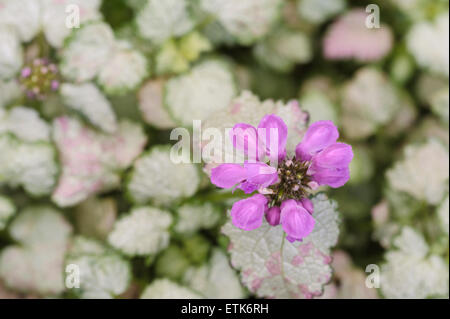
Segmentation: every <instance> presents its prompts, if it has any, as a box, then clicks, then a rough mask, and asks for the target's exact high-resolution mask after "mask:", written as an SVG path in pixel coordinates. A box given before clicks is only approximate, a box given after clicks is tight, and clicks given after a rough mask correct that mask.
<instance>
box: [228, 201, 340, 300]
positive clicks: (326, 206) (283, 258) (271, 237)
mask: <svg viewBox="0 0 450 319" xmlns="http://www.w3.org/2000/svg"><path fill="white" fill-rule="evenodd" d="M312 201H313V204H314V214H313V217H314V219H315V220H316V225H315V227H314V229H313V231H312V233H311V234H310V235H309V236H307V237H306V238H304V240H303V242H295V243H291V242H289V241H288V240H287V239H286V238H285V233H284V231H283V229H282V226H281V225H278V226H275V227H273V226H270V225H269V224H268V223H267V222H266V221H264V222H263V224H262V226H261V227H259V228H257V229H255V230H252V231H244V230H241V229H239V228H237V227H235V226H234V225H232V223H231V222H228V223H227V224H226V225H225V226H224V227H223V229H222V230H223V233H224V234H225V235H227V236H228V237H229V238H230V247H229V252H230V254H231V264H232V266H233V267H234V268H236V269H239V270H240V271H241V279H242V282H243V284H244V285H245V286H247V288H248V289H250V291H251V292H253V293H255V294H256V295H257V296H258V297H272V298H312V297H316V296H320V295H321V294H322V291H323V286H324V285H325V284H326V283H328V281H329V280H330V278H331V274H332V270H331V267H330V262H331V251H330V250H331V248H332V247H333V246H334V245H336V243H337V239H338V235H339V229H338V212H337V210H336V209H337V205H336V203H335V202H333V201H331V200H329V199H328V198H327V197H326V196H325V195H324V194H318V195H316V196H314V197H313V198H312Z"/></svg>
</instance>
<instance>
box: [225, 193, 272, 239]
mask: <svg viewBox="0 0 450 319" xmlns="http://www.w3.org/2000/svg"><path fill="white" fill-rule="evenodd" d="M266 208H267V199H266V198H265V197H264V196H263V195H261V194H255V195H253V196H252V197H249V198H246V199H242V200H240V201H238V202H236V203H234V205H233V207H232V208H231V221H232V222H233V225H234V226H236V227H238V228H240V229H243V230H253V229H256V228H258V227H259V226H261V224H262V219H263V216H264V212H265V210H266Z"/></svg>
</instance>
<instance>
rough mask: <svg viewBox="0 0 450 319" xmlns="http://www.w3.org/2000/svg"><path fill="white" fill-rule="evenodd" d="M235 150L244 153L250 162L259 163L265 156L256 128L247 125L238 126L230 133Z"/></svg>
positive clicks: (240, 124)
mask: <svg viewBox="0 0 450 319" xmlns="http://www.w3.org/2000/svg"><path fill="white" fill-rule="evenodd" d="M230 139H231V142H232V144H233V146H234V148H236V149H238V150H240V151H243V152H244V154H245V155H246V156H247V157H248V159H249V160H250V161H253V162H255V161H257V160H258V159H260V158H262V156H263V155H264V147H263V145H262V141H260V140H259V139H258V133H257V130H256V128H255V127H253V126H252V125H250V124H246V123H239V124H236V125H235V126H234V127H233V129H232V130H231V131H230Z"/></svg>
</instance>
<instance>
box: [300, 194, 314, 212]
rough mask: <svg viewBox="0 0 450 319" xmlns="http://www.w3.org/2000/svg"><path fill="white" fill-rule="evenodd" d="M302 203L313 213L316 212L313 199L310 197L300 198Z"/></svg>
mask: <svg viewBox="0 0 450 319" xmlns="http://www.w3.org/2000/svg"><path fill="white" fill-rule="evenodd" d="M300 204H302V206H303V208H305V209H306V210H307V211H308V213H310V214H311V215H312V214H313V213H314V205H313V203H312V201H310V200H309V198H306V197H303V198H302V199H301V200H300Z"/></svg>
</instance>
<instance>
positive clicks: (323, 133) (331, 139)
mask: <svg viewBox="0 0 450 319" xmlns="http://www.w3.org/2000/svg"><path fill="white" fill-rule="evenodd" d="M338 137H339V132H338V130H337V128H336V126H335V125H334V124H333V122H331V121H317V122H315V123H313V124H311V125H310V126H309V128H308V130H307V131H306V133H305V136H304V137H303V139H302V141H301V142H300V143H299V144H298V145H297V147H296V149H295V154H296V156H297V159H300V160H302V161H309V160H310V159H311V158H312V157H313V156H314V155H315V154H317V153H318V152H320V151H321V150H323V149H324V148H326V147H327V146H329V145H331V144H333V143H335V142H336V140H337V139H338Z"/></svg>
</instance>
